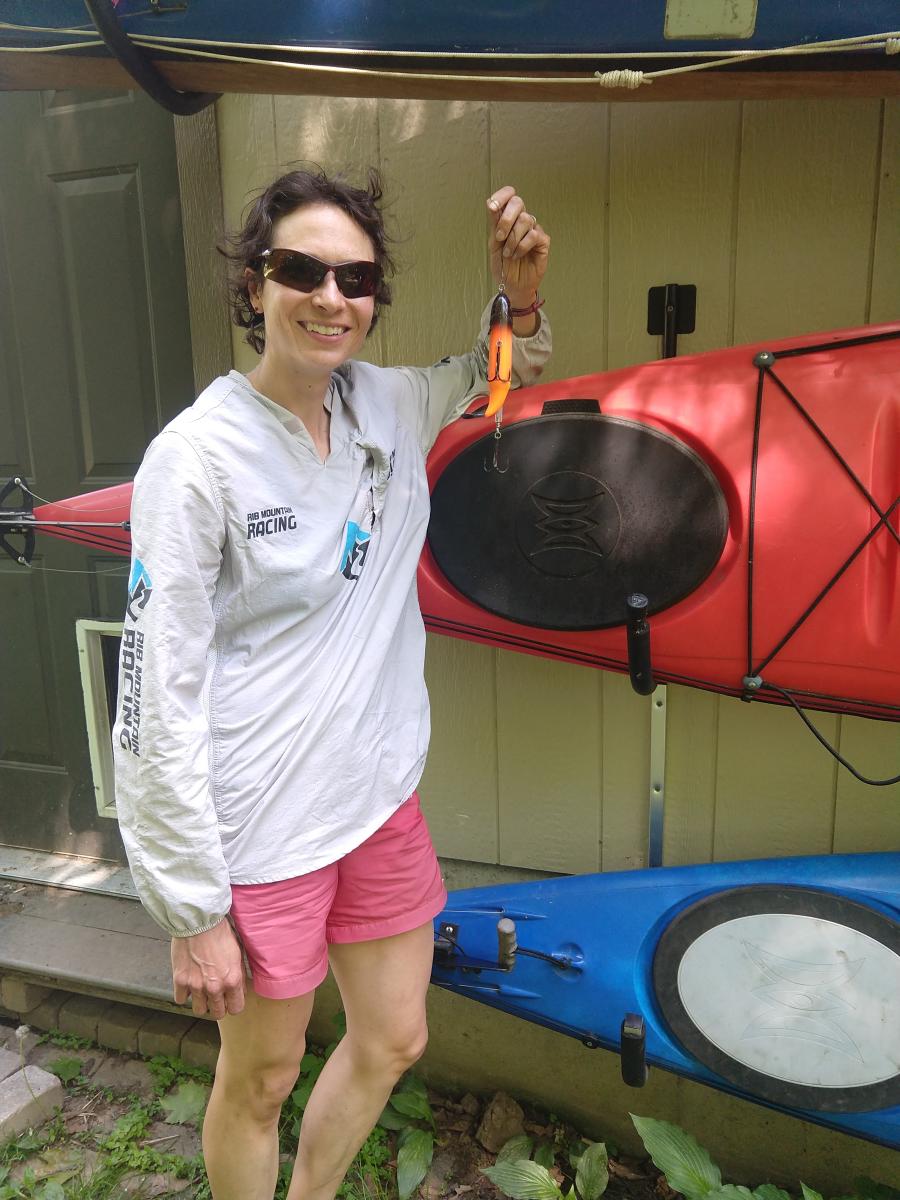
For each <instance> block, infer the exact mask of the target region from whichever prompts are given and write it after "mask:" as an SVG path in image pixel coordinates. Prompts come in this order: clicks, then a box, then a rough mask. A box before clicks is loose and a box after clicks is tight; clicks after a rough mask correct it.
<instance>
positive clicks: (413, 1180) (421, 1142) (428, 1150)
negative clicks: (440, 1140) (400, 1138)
mask: <svg viewBox="0 0 900 1200" xmlns="http://www.w3.org/2000/svg"><path fill="white" fill-rule="evenodd" d="M433 1155H434V1138H433V1137H432V1136H431V1134H430V1133H428V1131H427V1130H425V1129H411V1130H410V1131H409V1136H408V1137H407V1138H406V1140H405V1141H404V1143H403V1145H402V1146H401V1147H400V1149H399V1150H398V1151H397V1191H398V1193H399V1195H400V1200H406V1198H407V1197H408V1196H411V1195H412V1194H413V1192H414V1191H415V1190H416V1188H417V1187H418V1186H419V1184H420V1183H421V1182H422V1180H423V1179H424V1178H425V1172H426V1171H427V1170H428V1168H429V1167H430V1166H431V1159H432V1156H433Z"/></svg>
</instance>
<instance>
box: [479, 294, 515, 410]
mask: <svg viewBox="0 0 900 1200" xmlns="http://www.w3.org/2000/svg"><path fill="white" fill-rule="evenodd" d="M512 345H513V330H512V311H511V306H510V303H509V297H508V296H507V294H506V291H505V289H504V287H503V283H502V282H501V284H500V290H499V291H498V292H497V295H496V296H495V297H494V303H493V304H492V305H491V322H490V334H489V337H488V373H487V379H488V405H487V408H486V409H485V411H484V415H485V416H486V417H493V416H494V415H495V413H499V411H500V409H501V408H502V407H503V403H504V401H505V400H506V397H507V395H508V393H509V387H510V384H511V383H512Z"/></svg>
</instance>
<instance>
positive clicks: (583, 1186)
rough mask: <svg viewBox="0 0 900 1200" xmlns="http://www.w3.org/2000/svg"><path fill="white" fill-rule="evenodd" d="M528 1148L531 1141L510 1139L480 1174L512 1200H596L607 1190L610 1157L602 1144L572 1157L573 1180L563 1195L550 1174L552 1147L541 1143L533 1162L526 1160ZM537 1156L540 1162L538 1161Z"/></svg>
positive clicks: (521, 1137) (553, 1158)
mask: <svg viewBox="0 0 900 1200" xmlns="http://www.w3.org/2000/svg"><path fill="white" fill-rule="evenodd" d="M530 1148H531V1139H530V1138H528V1137H525V1136H524V1135H521V1134H520V1135H519V1136H518V1137H514V1138H511V1139H510V1141H508V1142H507V1143H506V1145H505V1146H502V1147H501V1149H500V1152H499V1154H498V1155H497V1161H496V1163H495V1164H494V1166H492V1167H483V1168H482V1174H484V1175H486V1176H487V1177H488V1179H490V1181H491V1183H493V1184H495V1185H496V1186H497V1187H498V1188H499V1189H500V1191H501V1192H503V1194H504V1195H505V1196H511V1197H513V1200H564V1198H565V1197H571V1198H572V1200H598V1197H600V1196H602V1195H603V1193H604V1192H605V1191H606V1188H607V1185H608V1184H609V1168H608V1162H609V1155H608V1154H607V1151H606V1146H605V1145H604V1144H603V1142H591V1143H590V1144H586V1145H585V1147H584V1149H583V1150H581V1152H580V1153H578V1154H574V1155H572V1156H571V1158H570V1161H571V1164H572V1167H573V1169H574V1171H575V1180H574V1182H573V1183H572V1184H571V1186H570V1187H569V1190H568V1191H567V1192H563V1190H562V1188H561V1187H560V1186H559V1184H558V1183H557V1182H556V1180H555V1179H554V1177H553V1176H552V1175H551V1174H550V1171H551V1169H552V1167H553V1166H554V1164H555V1161H556V1153H555V1149H554V1146H553V1145H552V1144H551V1143H549V1142H544V1143H543V1144H542V1145H541V1146H539V1147H538V1149H537V1151H536V1152H535V1156H534V1158H533V1159H531V1158H529V1157H528V1155H529V1152H530ZM523 1151H524V1153H522V1152H523ZM539 1154H541V1159H542V1160H541V1161H538V1155H539Z"/></svg>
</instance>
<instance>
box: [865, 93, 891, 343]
mask: <svg viewBox="0 0 900 1200" xmlns="http://www.w3.org/2000/svg"><path fill="white" fill-rule="evenodd" d="M885 109H886V102H885V101H884V100H882V101H881V104H880V105H879V108H878V138H877V141H876V144H875V194H874V196H873V197H872V236H871V238H870V239H869V271H868V277H867V279H866V305H865V311H864V314H863V321H864V322H865V323H866V324H868V323H869V322H870V321H871V320H872V288H873V286H874V283H875V254H876V251H877V249H878V221H879V216H880V209H881V193H882V182H883V181H882V177H881V172H882V166H883V163H884V139H885V132H886V130H885V117H886V113H885Z"/></svg>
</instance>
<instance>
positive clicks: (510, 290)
mask: <svg viewBox="0 0 900 1200" xmlns="http://www.w3.org/2000/svg"><path fill="white" fill-rule="evenodd" d="M487 208H488V226H489V229H490V239H489V242H488V245H489V248H490V253H491V274H492V275H493V276H494V280H495V282H497V283H499V282H500V279H501V276H502V278H503V285H504V287H505V288H506V292H507V295H508V296H509V299H510V303H511V304H512V306H513V308H520V307H521V308H524V307H527V306H528V305H529V304H531V302H532V301H533V300H534V297H535V294H536V292H537V290H538V288H539V287H540V283H541V280H542V279H543V278H544V272H545V271H546V270H547V262H548V260H549V258H550V237H549V235H548V234H546V233H545V232H544V230H543V229H542V228H541V226H540V225H539V224H538V219H537V217H535V216H534V215H533V214H532V213H530V212H528V210H527V209H526V207H525V201H524V200H523V199H522V197H521V196H519V195H517V193H516V189H515V188H514V187H510V186H508V185H507V186H506V187H502V188H500V189H499V190H498V191H496V192H494V194H493V195H492V196H491V197H490V198H489V199H488V202H487Z"/></svg>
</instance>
